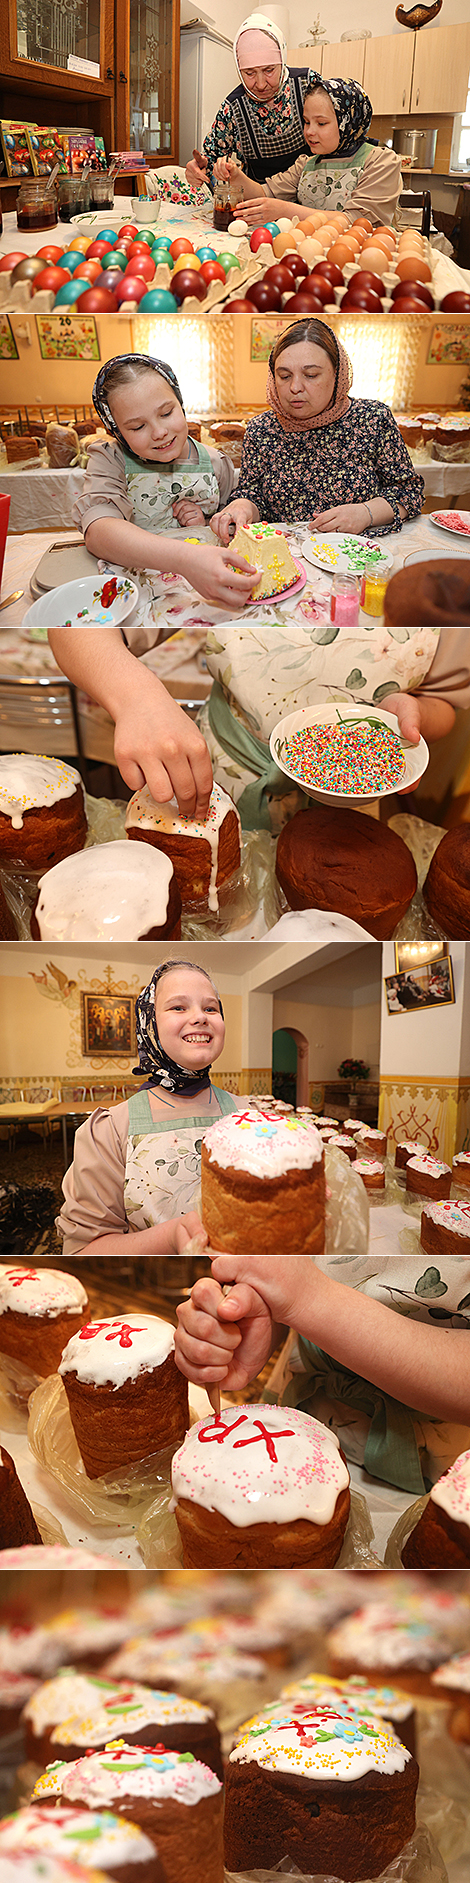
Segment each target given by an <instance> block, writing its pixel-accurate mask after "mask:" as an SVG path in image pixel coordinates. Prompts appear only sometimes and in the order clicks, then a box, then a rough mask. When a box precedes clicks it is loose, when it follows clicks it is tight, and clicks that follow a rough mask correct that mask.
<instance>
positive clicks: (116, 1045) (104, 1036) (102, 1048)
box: [81, 994, 136, 1059]
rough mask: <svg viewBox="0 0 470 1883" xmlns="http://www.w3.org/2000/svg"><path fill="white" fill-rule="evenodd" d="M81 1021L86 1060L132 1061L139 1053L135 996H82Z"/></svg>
mask: <svg viewBox="0 0 470 1883" xmlns="http://www.w3.org/2000/svg"><path fill="white" fill-rule="evenodd" d="M81 1019H82V1052H83V1054H84V1057H85V1059H128V1058H130V1057H131V1055H132V1054H133V1053H135V1051H136V1043H135V1024H134V996H133V995H132V994H82V996H81Z"/></svg>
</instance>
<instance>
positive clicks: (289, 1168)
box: [201, 1106, 325, 1255]
mask: <svg viewBox="0 0 470 1883" xmlns="http://www.w3.org/2000/svg"><path fill="white" fill-rule="evenodd" d="M201 1189H202V1220H203V1223H204V1227H205V1229H206V1230H207V1232H208V1236H209V1241H210V1243H211V1245H212V1248H214V1249H226V1250H227V1251H228V1253H229V1254H235V1255H274V1254H276V1253H278V1254H284V1255H297V1254H300V1253H301V1254H306V1255H310V1254H316V1255H320V1254H321V1253H322V1252H323V1250H324V1246H325V1177H324V1165H323V1145H322V1142H321V1138H320V1135H319V1132H318V1131H317V1129H316V1126H315V1125H313V1124H311V1123H310V1122H309V1121H308V1120H307V1119H305V1118H300V1117H299V1115H298V1114H297V1113H295V1112H293V1113H291V1114H289V1115H288V1116H286V1117H283V1116H282V1115H281V1116H279V1114H278V1113H276V1112H271V1111H270V1110H269V1107H267V1108H266V1110H265V1111H264V1110H260V1109H259V1108H256V1110H255V1109H254V1108H252V1107H250V1106H246V1108H243V1107H242V1108H241V1109H240V1111H237V1112H232V1113H231V1114H230V1115H229V1116H228V1117H226V1118H221V1119H219V1120H218V1122H217V1124H215V1125H212V1126H211V1128H210V1129H209V1130H208V1131H206V1132H205V1134H204V1138H203V1143H202V1154H201Z"/></svg>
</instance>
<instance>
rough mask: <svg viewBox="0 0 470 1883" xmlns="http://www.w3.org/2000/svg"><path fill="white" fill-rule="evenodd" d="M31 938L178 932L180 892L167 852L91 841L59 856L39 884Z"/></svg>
mask: <svg viewBox="0 0 470 1883" xmlns="http://www.w3.org/2000/svg"><path fill="white" fill-rule="evenodd" d="M31 934H32V937H33V941H43V942H50V941H61V942H67V941H110V942H118V941H162V940H166V939H167V938H169V939H177V938H178V937H179V936H180V935H181V896H180V893H179V889H178V884H177V881H176V876H175V873H174V870H173V865H172V863H171V862H170V859H169V857H166V856H164V855H163V853H162V852H161V851H156V850H150V851H149V850H146V851H145V852H143V851H142V850H137V849H132V850H129V845H128V843H126V841H125V840H124V839H123V841H122V842H115V843H100V844H93V845H92V846H91V848H90V849H89V850H81V851H80V853H79V854H78V855H75V856H68V857H63V858H62V861H61V863H55V864H54V867H53V869H51V870H46V873H45V875H44V876H41V877H40V879H39V884H38V896H37V902H36V907H35V909H34V910H33V914H32V917H31Z"/></svg>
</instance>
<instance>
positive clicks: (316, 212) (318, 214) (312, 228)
mask: <svg viewBox="0 0 470 1883" xmlns="http://www.w3.org/2000/svg"><path fill="white" fill-rule="evenodd" d="M324 220H325V213H324V210H323V209H310V210H309V214H308V222H303V223H302V228H303V229H308V231H309V234H311V235H316V233H317V229H321V225H322V222H324Z"/></svg>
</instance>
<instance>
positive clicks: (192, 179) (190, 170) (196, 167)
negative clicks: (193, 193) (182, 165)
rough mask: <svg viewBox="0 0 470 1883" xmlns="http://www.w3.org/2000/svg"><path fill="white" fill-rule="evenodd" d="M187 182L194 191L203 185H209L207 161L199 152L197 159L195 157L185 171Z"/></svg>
mask: <svg viewBox="0 0 470 1883" xmlns="http://www.w3.org/2000/svg"><path fill="white" fill-rule="evenodd" d="M185 177H186V181H187V182H188V183H189V185H190V188H191V189H192V190H198V189H200V186H201V183H207V159H206V158H205V157H202V155H201V152H200V151H199V150H198V153H197V158H196V157H195V156H194V155H193V156H192V157H190V160H189V163H187V164H186V170H185Z"/></svg>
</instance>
